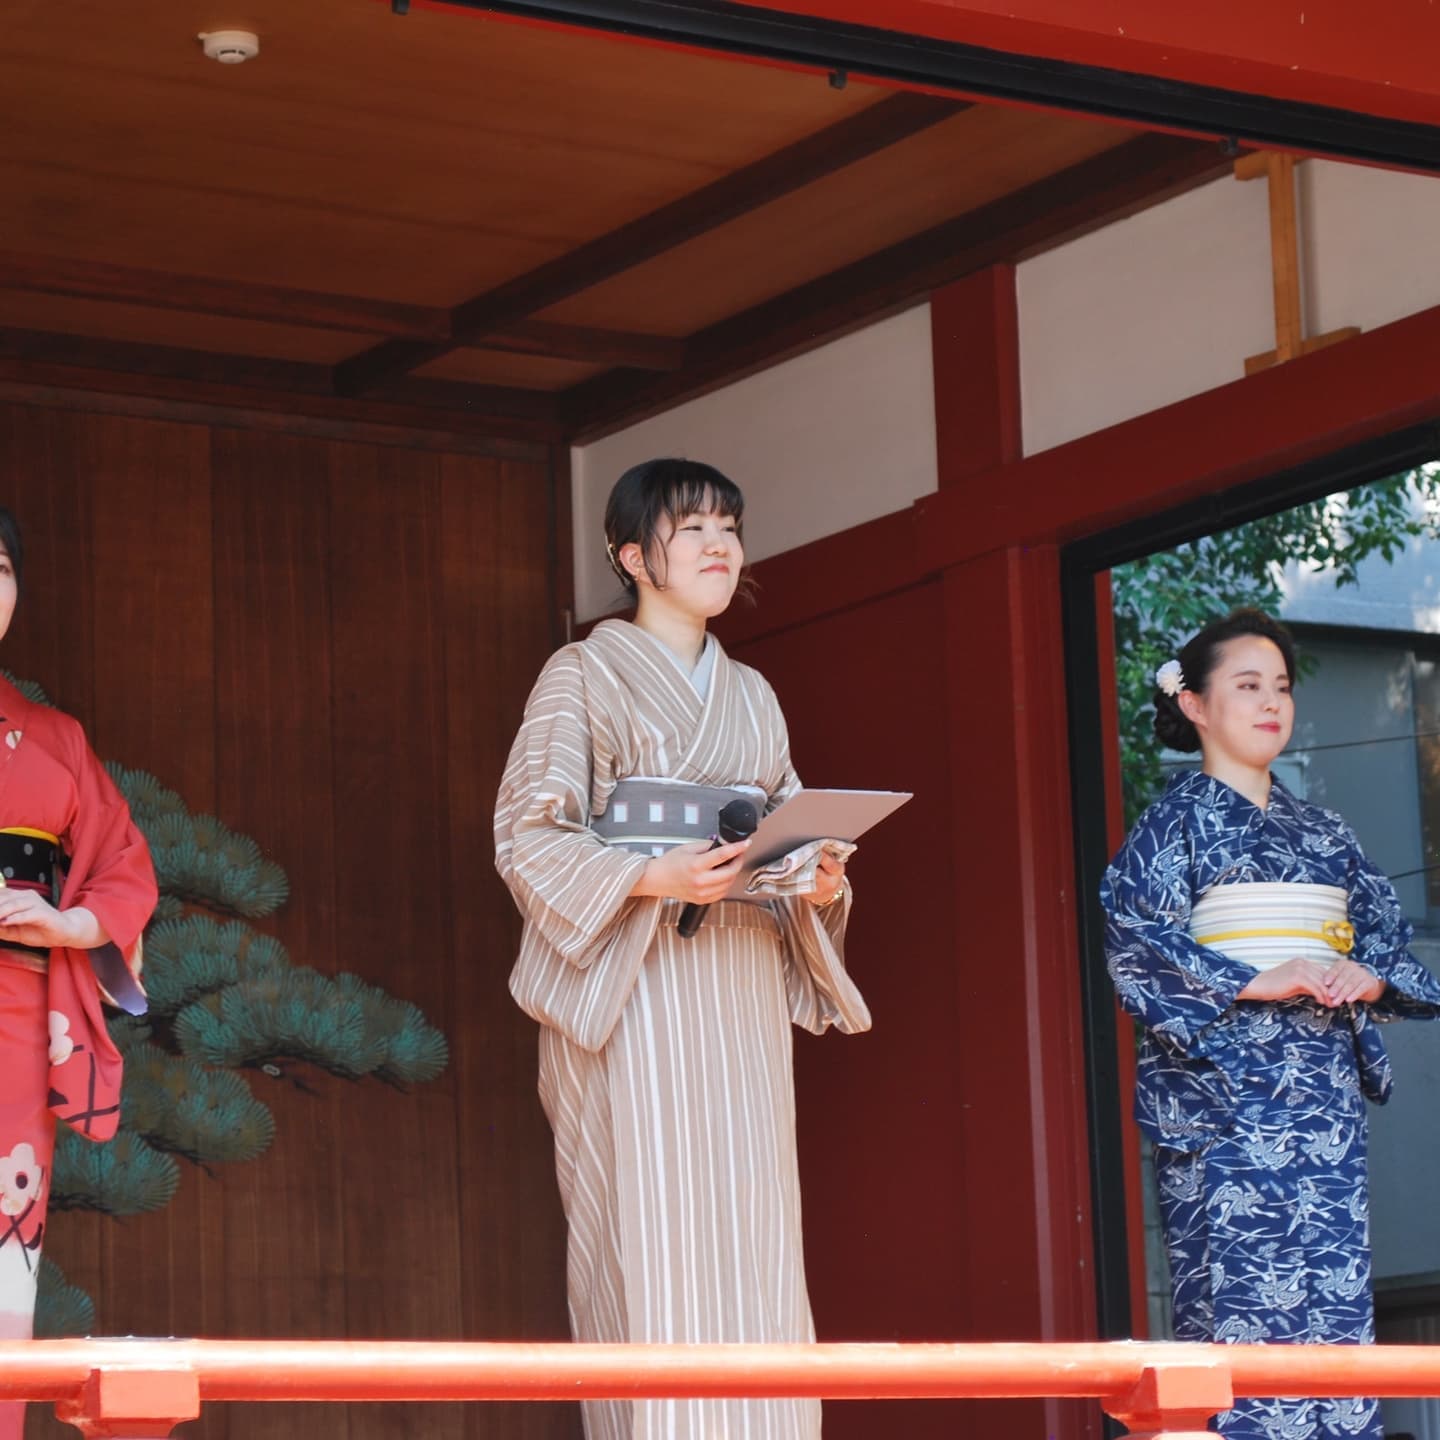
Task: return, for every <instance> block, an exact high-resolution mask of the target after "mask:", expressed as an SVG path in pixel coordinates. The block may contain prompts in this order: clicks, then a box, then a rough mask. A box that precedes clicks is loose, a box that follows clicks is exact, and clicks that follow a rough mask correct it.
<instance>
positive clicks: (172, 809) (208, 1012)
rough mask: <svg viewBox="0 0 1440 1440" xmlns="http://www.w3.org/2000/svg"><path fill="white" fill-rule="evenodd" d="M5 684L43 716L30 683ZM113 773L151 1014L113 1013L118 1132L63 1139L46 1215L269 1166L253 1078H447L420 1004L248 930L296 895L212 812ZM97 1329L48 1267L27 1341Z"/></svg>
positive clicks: (82, 1302)
mask: <svg viewBox="0 0 1440 1440" xmlns="http://www.w3.org/2000/svg"><path fill="white" fill-rule="evenodd" d="M11 678H12V680H14V677H11ZM14 683H15V684H16V685H18V686H19V688H20V689H21V690H22V691H24V693H25V694H26V695H27V696H28V697H29V698H30V699H32V700H35V701H37V702H39V703H41V704H48V703H49V701H48V700H47V699H46V697H45V695H44V694H43V692H41V690H40V689H39V687H38V686H36V685H34V684H32V683H27V682H25V681H22V680H14ZM107 769H108V770H109V771H110V775H111V778H112V779H113V780H114V781H115V783H116V784H117V785H118V786H119V787H120V790H121V792H122V793H123V794H124V796H125V798H126V800H127V801H128V802H129V804H130V809H131V813H132V814H133V815H134V817H135V822H136V824H137V825H139V827H140V829H141V830H142V831H143V832H144V834H145V838H146V840H147V841H149V844H150V850H151V854H152V855H153V857H154V861H155V873H156V878H157V879H158V881H159V883H160V904H159V906H158V908H157V909H156V912H155V917H154V919H153V920H152V921H151V923H150V925H149V927H148V929H147V930H146V932H145V976H144V978H145V988H146V991H147V993H148V994H149V997H150V1009H149V1011H148V1012H147V1013H146V1014H145V1015H142V1016H138V1017H132V1016H129V1015H120V1014H112V1015H111V1016H110V1019H109V1024H110V1032H111V1034H112V1035H113V1036H114V1037H115V1042H116V1044H117V1045H118V1046H119V1048H120V1050H121V1052H122V1053H123V1054H124V1056H125V1087H124V1093H123V1096H122V1105H121V1112H120V1130H119V1133H118V1134H117V1135H116V1136H115V1138H114V1139H113V1140H111V1141H109V1142H108V1143H106V1144H103V1145H97V1144H94V1143H93V1142H91V1141H88V1140H82V1139H81V1138H80V1137H79V1136H78V1135H76V1134H75V1133H74V1132H73V1131H71V1130H69V1129H67V1128H65V1127H64V1126H61V1127H60V1130H59V1132H58V1134H57V1135H56V1146H55V1169H54V1174H53V1176H52V1178H51V1193H50V1210H51V1213H52V1214H54V1213H55V1212H57V1211H61V1210H96V1211H100V1212H102V1213H103V1214H106V1215H113V1216H116V1217H123V1216H126V1215H138V1214H141V1213H143V1212H144V1211H148V1210H160V1209H163V1208H164V1206H166V1205H168V1204H169V1203H170V1200H171V1198H172V1197H173V1196H174V1194H175V1191H176V1189H177V1188H178V1187H179V1184H180V1180H181V1173H182V1171H181V1165H180V1162H181V1161H188V1162H189V1163H190V1164H192V1165H198V1166H200V1167H202V1168H203V1169H205V1170H206V1171H207V1172H213V1169H214V1167H216V1166H218V1165H224V1164H235V1163H238V1162H240V1161H244V1160H254V1159H256V1158H258V1157H259V1156H261V1155H263V1154H264V1153H265V1151H266V1150H267V1149H268V1148H269V1146H270V1142H271V1141H272V1139H273V1138H274V1135H275V1116H274V1114H273V1112H272V1111H271V1109H270V1107H269V1106H268V1105H266V1104H265V1103H264V1102H263V1101H262V1100H260V1099H258V1098H257V1097H256V1095H255V1093H254V1091H253V1090H252V1089H251V1085H250V1079H249V1078H248V1076H249V1073H251V1072H259V1073H261V1074H264V1075H268V1076H272V1077H276V1076H280V1075H283V1074H285V1073H287V1072H288V1071H289V1070H290V1069H291V1068H292V1067H294V1066H297V1065H311V1066H315V1067H317V1068H319V1069H321V1070H324V1071H327V1072H329V1073H330V1074H331V1075H336V1076H339V1077H340V1078H342V1079H345V1080H364V1079H366V1078H373V1079H376V1080H381V1081H384V1082H385V1083H387V1084H389V1085H394V1086H397V1087H400V1088H402V1089H403V1088H408V1087H410V1086H412V1085H419V1084H423V1083H424V1082H426V1081H428V1080H433V1079H435V1078H436V1076H438V1075H439V1074H440V1073H441V1072H442V1071H443V1070H444V1069H445V1066H446V1064H447V1062H448V1059H449V1053H448V1049H447V1046H446V1043H445V1037H444V1036H443V1035H442V1034H441V1033H440V1031H439V1030H437V1029H436V1028H435V1027H434V1026H433V1025H431V1024H430V1022H429V1021H428V1020H427V1019H426V1018H425V1016H424V1015H423V1014H422V1013H421V1011H420V1010H419V1009H417V1008H416V1007H415V1006H414V1005H411V1004H408V1003H407V1002H405V1001H403V1000H397V999H396V998H395V997H394V996H393V995H390V994H388V993H387V992H386V991H384V990H382V989H380V988H379V987H378V986H374V985H369V984H367V983H366V982H365V981H363V980H361V979H359V978H358V977H356V976H354V975H348V974H341V975H336V976H334V977H330V976H327V975H322V974H320V973H319V971H316V970H312V969H310V968H308V967H307V966H304V965H297V964H296V963H295V962H294V961H293V960H291V958H290V956H289V955H288V954H287V953H286V950H285V947H284V946H283V945H281V944H280V943H279V941H277V940H276V939H275V938H274V937H273V936H270V935H266V934H264V933H263V932H261V931H259V930H257V929H255V928H254V926H253V925H252V924H251V922H252V921H256V920H264V919H265V918H266V917H267V916H270V915H273V914H274V913H275V912H276V911H277V910H278V909H279V908H280V907H281V906H282V905H283V904H284V903H285V901H286V899H287V898H288V896H289V882H288V881H287V879H286V877H285V872H284V871H283V870H282V869H281V868H280V867H279V866H278V865H276V864H275V863H274V861H272V860H268V859H266V857H265V856H264V855H263V854H262V853H261V851H260V847H259V846H258V845H257V844H256V843H255V841H254V840H252V839H251V838H250V837H249V836H248V835H240V834H237V833H236V832H235V831H233V830H231V829H230V828H229V827H228V826H226V825H225V824H224V823H222V822H221V821H220V820H217V819H216V818H215V817H214V816H213V815H194V814H191V812H190V811H189V809H188V808H187V807H186V805H185V802H184V801H183V800H182V799H181V798H180V796H179V795H178V794H176V793H175V791H173V790H170V789H167V788H166V787H165V786H164V785H162V784H161V783H160V782H159V781H158V780H157V779H156V778H155V777H154V776H153V775H149V774H146V773H145V772H144V771H142V770H126V769H124V768H122V767H120V766H118V765H113V764H112V765H108V766H107ZM298 1088H300V1089H303V1088H304V1087H303V1085H302V1086H299V1087H298ZM94 1323H95V1308H94V1305H93V1304H92V1302H91V1300H90V1297H89V1296H88V1295H87V1294H86V1293H85V1292H84V1291H83V1290H80V1289H78V1288H77V1287H75V1286H73V1285H70V1284H69V1283H68V1282H67V1281H66V1279H65V1277H64V1275H63V1274H62V1273H61V1272H60V1270H59V1268H58V1267H57V1266H56V1265H54V1264H53V1263H51V1262H50V1261H49V1260H43V1259H42V1262H41V1271H40V1289H39V1298H38V1301H37V1304H36V1311H35V1333H36V1335H37V1336H63V1335H83V1334H87V1333H89V1332H90V1331H91V1330H93V1329H94Z"/></svg>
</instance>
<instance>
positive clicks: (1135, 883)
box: [1100, 809, 1255, 1057]
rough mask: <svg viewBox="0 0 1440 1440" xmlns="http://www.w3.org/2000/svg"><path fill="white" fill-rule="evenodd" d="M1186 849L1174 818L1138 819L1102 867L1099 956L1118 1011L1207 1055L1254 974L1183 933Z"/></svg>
mask: <svg viewBox="0 0 1440 1440" xmlns="http://www.w3.org/2000/svg"><path fill="white" fill-rule="evenodd" d="M1188 857H1189V847H1188V844H1187V842H1186V837H1185V833H1184V828H1183V825H1182V824H1181V823H1180V822H1179V820H1178V819H1173V818H1172V819H1171V820H1170V821H1169V822H1168V823H1167V821H1166V820H1165V819H1164V818H1163V817H1161V816H1160V815H1158V814H1157V813H1156V812H1155V811H1154V810H1153V809H1152V810H1150V811H1147V812H1146V813H1145V814H1144V815H1142V816H1141V818H1140V820H1139V821H1138V823H1137V824H1136V826H1135V829H1134V830H1132V831H1131V832H1130V836H1129V838H1128V839H1127V840H1126V842H1125V844H1124V846H1123V847H1122V848H1121V850H1120V853H1119V854H1118V855H1117V856H1116V857H1115V859H1114V861H1113V862H1112V863H1111V865H1110V868H1109V869H1108V870H1107V871H1106V872H1105V878H1104V880H1103V881H1102V882H1101V886H1100V903H1101V905H1102V906H1103V907H1104V909H1105V957H1106V962H1107V964H1108V966H1109V970H1110V978H1111V979H1112V980H1113V981H1114V982H1115V990H1116V993H1117V994H1118V995H1119V997H1120V1004H1121V1005H1122V1006H1123V1007H1124V1009H1125V1010H1126V1011H1127V1012H1128V1013H1129V1014H1131V1015H1133V1016H1134V1017H1135V1018H1136V1019H1137V1020H1139V1021H1140V1022H1141V1023H1142V1024H1143V1025H1145V1026H1147V1027H1148V1028H1149V1029H1150V1030H1152V1031H1154V1032H1155V1033H1156V1034H1157V1035H1160V1036H1163V1037H1165V1038H1166V1039H1167V1040H1168V1041H1169V1042H1170V1043H1171V1044H1172V1045H1173V1046H1174V1047H1175V1048H1176V1049H1178V1050H1180V1051H1181V1052H1183V1053H1185V1054H1187V1055H1199V1056H1206V1057H1209V1056H1210V1054H1211V1052H1212V1050H1213V1049H1214V1047H1215V1046H1216V1045H1217V1044H1218V1043H1220V1041H1219V1037H1218V1034H1217V1032H1216V1031H1215V1030H1213V1029H1211V1027H1212V1026H1213V1025H1214V1022H1215V1021H1216V1020H1218V1019H1219V1018H1220V1016H1221V1015H1223V1014H1224V1013H1225V1011H1226V1010H1228V1009H1229V1008H1230V1006H1231V1005H1233V1004H1234V1003H1235V997H1236V996H1237V995H1238V994H1239V993H1240V991H1241V990H1243V989H1244V988H1245V986H1246V985H1247V984H1248V983H1249V982H1250V981H1251V980H1253V979H1254V978H1255V971H1254V970H1253V969H1252V968H1251V967H1250V966H1249V965H1245V964H1242V963H1241V962H1240V961H1238V960H1232V959H1231V958H1230V957H1229V956H1228V955H1224V954H1222V953H1221V952H1220V951H1218V950H1211V949H1209V948H1207V947H1206V946H1203V945H1197V944H1196V943H1195V941H1194V940H1193V939H1191V937H1190V932H1189V928H1188V926H1189V920H1190V882H1189V863H1188Z"/></svg>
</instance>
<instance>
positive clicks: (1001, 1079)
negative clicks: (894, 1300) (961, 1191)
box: [944, 546, 1100, 1440]
mask: <svg viewBox="0 0 1440 1440" xmlns="http://www.w3.org/2000/svg"><path fill="white" fill-rule="evenodd" d="M944 594H945V601H944V603H945V657H944V658H945V667H946V691H947V693H946V705H947V710H948V713H949V716H950V730H951V735H952V742H951V743H952V749H951V804H952V807H953V812H954V815H955V817H956V821H957V824H956V828H955V830H954V832H953V833H954V835H955V837H956V842H955V849H954V877H955V885H954V899H953V904H954V906H955V929H956V933H957V934H958V935H960V936H961V937H962V939H961V943H960V946H959V951H958V953H957V955H956V957H955V985H956V1005H957V1013H958V1016H959V1026H958V1031H957V1052H958V1063H959V1067H960V1091H961V1110H960V1127H961V1149H962V1152H963V1155H964V1165H963V1170H964V1173H965V1175H966V1176H967V1177H968V1186H967V1193H966V1197H965V1211H966V1219H967V1226H968V1235H967V1243H966V1245H965V1248H964V1251H963V1260H962V1263H963V1265H964V1268H965V1273H964V1275H963V1277H962V1284H963V1285H964V1287H965V1289H966V1292H967V1293H968V1295H969V1297H970V1313H971V1315H972V1317H973V1321H972V1323H973V1325H974V1327H975V1334H974V1336H973V1338H975V1339H986V1340H1022V1339H1023V1340H1070V1339H1082V1338H1088V1337H1092V1336H1093V1335H1094V1327H1095V1292H1094V1285H1093V1280H1092V1263H1093V1262H1092V1244H1091V1230H1090V1182H1089V1160H1088V1153H1089V1147H1088V1139H1087V1124H1086V1114H1085V1090H1084V1083H1085V1082H1084V1074H1085V1067H1084V1037H1083V1034H1082V1030H1081V1019H1080V1016H1081V1011H1080V983H1079V978H1080V977H1079V959H1078V942H1077V938H1076V927H1075V910H1074V886H1075V874H1074V850H1073V841H1072V829H1071V816H1070V779H1069V757H1068V744H1067V732H1066V705H1065V687H1064V683H1063V679H1062V677H1063V674H1064V666H1063V653H1062V647H1063V641H1062V637H1061V629H1060V584H1059V556H1058V552H1057V551H1056V550H1055V549H1054V548H1053V547H1049V546H1046V547H1040V548H1035V549H1029V550H1021V549H1018V548H1017V549H1008V550H1004V551H994V552H992V553H990V554H988V555H984V556H981V557H979V558H977V559H976V560H974V561H971V562H968V563H966V564H963V565H958V566H955V567H952V568H951V569H950V570H948V571H947V572H946V574H945V577H944ZM1025 1404H1026V1408H1027V1409H1028V1410H1029V1412H1030V1417H1029V1423H1030V1424H1031V1426H1032V1429H1031V1431H1030V1433H1034V1434H1040V1435H1047V1436H1056V1437H1068V1440H1078V1437H1081V1436H1089V1435H1098V1434H1099V1433H1100V1431H1099V1428H1098V1427H1099V1415H1098V1411H1097V1410H1096V1408H1095V1407H1094V1406H1091V1405H1088V1404H1077V1403H1074V1402H1059V1401H1050V1402H1040V1401H1035V1402H1025ZM1020 1405H1021V1402H1017V1409H1018V1408H1020ZM1042 1409H1043V1411H1044V1412H1045V1413H1044V1416H1043V1428H1041V1425H1042V1418H1041V1415H1040V1413H1039V1412H1040V1411H1041V1410H1042Z"/></svg>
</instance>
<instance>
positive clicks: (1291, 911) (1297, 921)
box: [1189, 881, 1355, 970]
mask: <svg viewBox="0 0 1440 1440" xmlns="http://www.w3.org/2000/svg"><path fill="white" fill-rule="evenodd" d="M1189 928H1190V937H1191V939H1193V940H1194V941H1195V943H1196V944H1197V945H1204V946H1206V947H1207V948H1208V949H1211V950H1219V951H1220V952H1221V953H1222V954H1224V955H1228V956H1229V957H1230V958H1231V959H1232V960H1239V961H1242V962H1243V963H1244V964H1246V965H1251V966H1253V967H1254V968H1255V969H1256V970H1269V969H1271V968H1273V967H1274V966H1276V965H1281V964H1283V963H1284V962H1285V961H1286V960H1293V959H1295V958H1297V957H1298V958H1300V959H1304V960H1314V961H1317V962H1318V963H1319V964H1322V965H1329V964H1333V963H1334V961H1336V960H1339V959H1342V958H1343V957H1344V956H1346V955H1348V954H1349V953H1350V952H1351V951H1352V950H1353V949H1354V948H1355V927H1354V926H1353V925H1351V923H1350V915H1349V897H1348V896H1347V895H1346V893H1345V891H1344V890H1342V889H1341V888H1340V886H1338V885H1308V884H1301V883H1299V882H1271V881H1255V882H1242V883H1238V884H1232V885H1215V886H1212V887H1211V888H1210V889H1209V890H1207V891H1206V892H1205V894H1204V895H1202V896H1201V897H1200V899H1199V900H1197V901H1196V902H1195V905H1194V907H1193V908H1192V910H1191V911H1190V927H1189Z"/></svg>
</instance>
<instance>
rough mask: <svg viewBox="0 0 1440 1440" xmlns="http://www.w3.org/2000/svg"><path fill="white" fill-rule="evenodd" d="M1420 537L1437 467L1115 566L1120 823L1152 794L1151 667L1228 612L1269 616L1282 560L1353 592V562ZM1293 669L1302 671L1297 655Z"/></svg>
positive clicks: (1439, 489)
mask: <svg viewBox="0 0 1440 1440" xmlns="http://www.w3.org/2000/svg"><path fill="white" fill-rule="evenodd" d="M1422 538H1423V539H1427V540H1437V539H1440V463H1436V464H1430V465H1425V466H1422V467H1420V468H1419V469H1418V470H1411V471H1407V472H1405V473H1404V474H1402V475H1395V476H1391V477H1390V478H1389V479H1386V480H1377V481H1374V482H1373V483H1371V484H1369V485H1361V486H1359V487H1357V488H1356V489H1354V490H1350V491H1344V492H1341V493H1339V494H1335V495H1328V496H1326V497H1324V498H1323V499H1320V500H1312V501H1310V502H1308V503H1307V504H1304V505H1298V506H1296V507H1295V508H1294V509H1291V510H1285V511H1282V512H1281V513H1280V514H1278V515H1267V516H1265V517H1263V518H1262V519H1259V520H1252V521H1250V522H1249V523H1248V524H1246V525H1241V526H1238V527H1237V528H1236V529H1234V530H1225V531H1222V532H1220V533H1219V534H1216V535H1207V536H1205V537H1204V538H1203V539H1201V540H1195V541H1190V542H1188V543H1187V544H1184V545H1179V546H1177V547H1176V548H1175V549H1173V550H1165V551H1161V552H1160V553H1158V554H1155V555H1147V556H1144V557H1143V558H1141V559H1139V560H1132V561H1130V562H1129V563H1128V564H1125V565H1118V566H1116V568H1115V569H1114V570H1113V571H1112V572H1111V578H1112V582H1113V586H1114V600H1115V652H1116V660H1115V669H1116V682H1117V688H1118V690H1119V700H1120V744H1121V755H1122V774H1123V777H1124V785H1125V823H1126V825H1127V826H1128V825H1130V824H1131V823H1133V821H1134V820H1135V818H1136V817H1137V816H1138V815H1139V813H1140V811H1141V810H1143V809H1144V808H1145V806H1146V805H1148V804H1149V803H1150V801H1151V800H1153V799H1154V798H1155V796H1156V794H1157V793H1158V792H1159V790H1160V788H1161V783H1162V777H1161V767H1160V744H1159V741H1157V740H1156V738H1155V734H1154V731H1153V730H1152V729H1151V723H1152V720H1153V716H1154V711H1153V709H1152V707H1151V704H1150V697H1151V693H1152V691H1153V689H1154V677H1155V671H1156V669H1157V668H1158V667H1159V666H1160V665H1162V664H1163V663H1164V662H1165V661H1166V660H1169V659H1171V658H1172V657H1173V656H1174V655H1175V652H1176V650H1177V649H1178V648H1179V646H1180V645H1182V644H1183V643H1184V642H1185V641H1186V640H1188V639H1189V638H1190V636H1191V635H1193V634H1194V633H1195V632H1196V631H1197V630H1198V629H1200V627H1201V626H1202V625H1204V624H1205V623H1206V621H1208V620H1211V619H1214V618H1215V616H1217V615H1223V614H1225V613H1226V612H1227V611H1229V610H1231V609H1233V608H1234V607H1235V606H1237V605H1255V606H1259V607H1260V608H1261V609H1262V610H1269V611H1272V612H1274V611H1276V610H1278V609H1279V606H1280V601H1281V598H1282V597H1281V590H1280V579H1281V574H1282V572H1283V570H1284V567H1285V565H1286V563H1287V562H1288V561H1291V560H1296V561H1299V562H1300V563H1301V564H1303V565H1306V566H1309V567H1310V568H1312V569H1314V570H1317V571H1320V572H1321V573H1323V574H1328V575H1330V576H1331V577H1332V578H1333V580H1334V582H1335V584H1336V585H1337V586H1341V585H1353V584H1355V583H1356V580H1357V569H1358V566H1359V565H1360V563H1361V561H1363V560H1365V559H1367V558H1369V557H1370V556H1372V555H1378V556H1380V557H1382V558H1383V559H1385V560H1386V561H1393V560H1394V559H1395V558H1396V557H1397V556H1399V555H1400V554H1401V553H1402V551H1403V549H1404V547H1405V542H1406V541H1407V540H1414V539H1422ZM1301 663H1302V670H1303V668H1304V660H1303V657H1302V662H1301ZM1421 728H1422V729H1431V728H1435V727H1432V726H1421Z"/></svg>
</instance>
